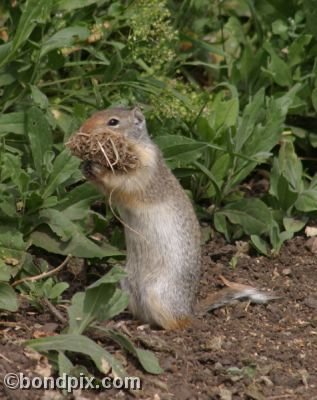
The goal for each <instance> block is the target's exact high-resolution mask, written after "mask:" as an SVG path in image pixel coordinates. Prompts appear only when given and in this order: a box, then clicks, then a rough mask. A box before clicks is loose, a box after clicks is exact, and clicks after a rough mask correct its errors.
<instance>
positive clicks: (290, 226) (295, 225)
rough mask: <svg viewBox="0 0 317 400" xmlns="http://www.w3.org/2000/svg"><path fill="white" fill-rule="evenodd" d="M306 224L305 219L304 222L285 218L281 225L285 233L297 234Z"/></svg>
mask: <svg viewBox="0 0 317 400" xmlns="http://www.w3.org/2000/svg"><path fill="white" fill-rule="evenodd" d="M306 223H307V218H305V219H304V220H299V219H295V218H290V217H285V218H283V225H284V228H285V230H286V231H287V232H292V233H295V232H299V231H300V230H302V229H303V228H304V226H305V225H306Z"/></svg>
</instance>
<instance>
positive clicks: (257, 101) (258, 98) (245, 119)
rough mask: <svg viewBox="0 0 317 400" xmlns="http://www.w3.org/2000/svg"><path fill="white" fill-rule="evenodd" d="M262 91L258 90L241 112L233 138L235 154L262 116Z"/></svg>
mask: <svg viewBox="0 0 317 400" xmlns="http://www.w3.org/2000/svg"><path fill="white" fill-rule="evenodd" d="M263 106H264V90H263V89H261V90H259V91H258V92H257V93H256V94H255V95H254V97H253V99H252V100H251V101H250V102H249V103H248V105H247V106H246V107H245V109H244V110H243V115H242V120H241V122H240V124H239V128H238V130H237V134H236V136H235V152H237V153H238V152H239V151H240V150H241V149H242V148H243V146H244V144H245V143H246V142H247V141H248V139H249V137H250V136H251V135H252V133H253V131H254V128H255V125H256V123H257V121H258V120H259V117H261V115H263V111H264V110H263Z"/></svg>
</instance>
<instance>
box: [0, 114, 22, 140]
mask: <svg viewBox="0 0 317 400" xmlns="http://www.w3.org/2000/svg"><path fill="white" fill-rule="evenodd" d="M24 132H25V114H24V112H12V113H8V114H3V115H0V136H3V135H6V134H7V133H15V134H17V135H23V134H24Z"/></svg>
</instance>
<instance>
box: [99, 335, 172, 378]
mask: <svg viewBox="0 0 317 400" xmlns="http://www.w3.org/2000/svg"><path fill="white" fill-rule="evenodd" d="M104 332H105V333H106V334H107V335H108V336H109V337H110V338H111V339H112V340H114V341H115V342H116V343H118V344H119V345H120V346H122V347H123V348H124V349H126V350H127V351H128V352H129V353H131V354H132V355H134V356H135V357H137V359H138V360H139V362H140V364H141V365H142V367H143V368H144V369H145V371H146V372H148V373H150V374H161V373H162V372H164V371H163V370H162V368H161V367H160V365H159V363H158V360H157V358H156V357H155V355H154V354H153V353H152V352H151V351H148V350H143V349H140V348H138V347H136V346H134V344H133V343H132V342H131V340H129V339H128V338H127V337H126V336H125V335H123V334H122V333H119V332H116V331H114V330H112V329H107V330H104Z"/></svg>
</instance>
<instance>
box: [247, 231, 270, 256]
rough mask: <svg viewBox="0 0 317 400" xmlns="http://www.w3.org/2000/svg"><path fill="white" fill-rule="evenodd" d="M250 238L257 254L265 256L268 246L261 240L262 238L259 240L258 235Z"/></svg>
mask: <svg viewBox="0 0 317 400" xmlns="http://www.w3.org/2000/svg"><path fill="white" fill-rule="evenodd" d="M250 238H251V243H252V244H253V246H254V247H255V248H256V250H257V251H258V252H259V253H261V254H264V255H265V256H267V255H268V244H267V243H266V241H265V240H263V239H262V238H260V237H259V236H258V235H251V236H250Z"/></svg>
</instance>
